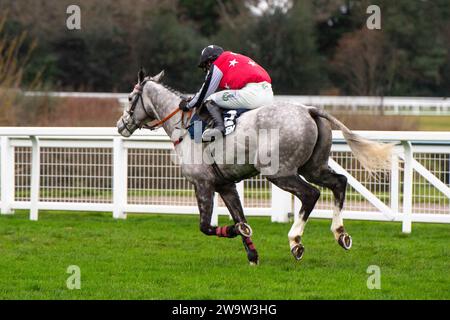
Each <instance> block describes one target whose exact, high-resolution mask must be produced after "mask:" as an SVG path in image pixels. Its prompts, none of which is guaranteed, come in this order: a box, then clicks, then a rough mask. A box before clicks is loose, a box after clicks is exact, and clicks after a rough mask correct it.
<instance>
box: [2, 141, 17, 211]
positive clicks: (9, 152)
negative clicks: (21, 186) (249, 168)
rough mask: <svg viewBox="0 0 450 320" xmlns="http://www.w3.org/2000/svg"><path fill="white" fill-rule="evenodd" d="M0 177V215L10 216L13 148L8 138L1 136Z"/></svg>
mask: <svg viewBox="0 0 450 320" xmlns="http://www.w3.org/2000/svg"><path fill="white" fill-rule="evenodd" d="M0 148H1V150H0V157H1V159H0V166H1V169H0V170H1V171H0V176H1V203H2V205H1V208H0V210H1V214H12V213H14V211H13V210H12V209H11V205H12V202H13V201H14V187H15V184H14V147H12V146H11V144H10V139H9V137H6V136H3V137H1V141H0Z"/></svg>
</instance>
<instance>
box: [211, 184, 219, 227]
mask: <svg viewBox="0 0 450 320" xmlns="http://www.w3.org/2000/svg"><path fill="white" fill-rule="evenodd" d="M218 206H219V194H218V193H217V192H215V193H214V206H213V212H212V216H211V225H212V226H213V227H217V226H218V225H219V214H218V212H217V211H218V210H217V207H218Z"/></svg>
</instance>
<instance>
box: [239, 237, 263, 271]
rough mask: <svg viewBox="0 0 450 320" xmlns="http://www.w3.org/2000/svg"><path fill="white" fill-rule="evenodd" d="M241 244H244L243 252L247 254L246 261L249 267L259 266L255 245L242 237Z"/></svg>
mask: <svg viewBox="0 0 450 320" xmlns="http://www.w3.org/2000/svg"><path fill="white" fill-rule="evenodd" d="M242 243H243V244H244V248H245V251H246V252H247V259H248V262H249V263H250V265H251V266H256V265H258V264H259V256H258V252H257V251H256V248H255V245H254V244H253V242H252V240H251V239H250V238H246V237H242Z"/></svg>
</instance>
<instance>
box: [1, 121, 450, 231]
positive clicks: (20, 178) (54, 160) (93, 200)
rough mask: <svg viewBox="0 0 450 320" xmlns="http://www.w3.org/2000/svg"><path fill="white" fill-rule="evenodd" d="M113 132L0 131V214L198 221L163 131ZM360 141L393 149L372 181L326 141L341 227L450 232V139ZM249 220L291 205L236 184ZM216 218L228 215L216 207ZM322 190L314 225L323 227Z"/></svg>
mask: <svg viewBox="0 0 450 320" xmlns="http://www.w3.org/2000/svg"><path fill="white" fill-rule="evenodd" d="M116 131H117V130H116V129H115V128H17V127H0V169H1V170H0V181H1V182H0V210H1V213H2V214H12V213H13V212H14V210H15V209H29V210H30V219H31V220H37V219H38V213H39V210H79V211H110V212H113V217H114V218H126V214H127V213H128V212H135V213H173V214H196V213H197V212H198V211H197V207H196V201H195V197H194V194H193V190H192V187H191V186H190V184H189V183H188V182H187V181H186V180H185V179H184V178H183V177H182V176H181V173H180V169H179V167H178V166H177V165H176V164H175V163H174V162H173V161H172V160H173V158H172V157H173V156H174V153H173V146H172V144H171V142H170V140H169V138H168V137H167V136H166V134H165V133H164V132H162V131H155V132H148V131H146V132H138V133H136V134H135V135H133V137H132V138H129V139H123V138H121V137H120V136H119V135H118V134H117V132H116ZM359 133H360V134H361V135H363V136H364V137H366V138H370V139H375V140H381V141H390V142H397V143H398V145H397V146H396V147H395V155H394V156H393V161H392V168H391V170H390V171H389V172H385V173H383V174H381V175H380V176H379V177H371V176H369V175H368V174H367V172H365V171H364V170H363V169H362V168H361V166H360V165H359V164H358V162H357V161H356V160H355V159H354V157H353V156H352V154H351V152H350V150H349V148H348V146H347V144H345V141H344V139H343V137H342V134H341V133H340V132H339V131H334V132H333V147H332V155H331V158H330V161H329V165H330V166H331V167H332V168H333V169H334V170H335V171H336V172H339V173H342V174H345V175H346V176H347V177H348V181H349V187H348V188H347V197H346V204H345V210H344V214H343V215H344V218H347V219H366V220H384V221H401V222H402V225H403V231H404V232H411V224H412V222H439V223H450V132H376V131H359ZM238 191H239V193H240V195H241V199H242V200H243V204H244V210H245V213H246V214H247V215H259V216H271V217H272V221H278V222H286V221H288V219H289V216H291V215H292V213H293V212H297V211H298V209H299V205H300V203H299V201H298V200H293V198H292V196H291V195H290V194H288V193H286V192H284V191H281V190H280V189H278V188H277V187H275V186H272V185H271V184H270V183H269V182H267V181H266V180H264V179H262V178H261V177H255V178H252V179H248V180H246V181H244V182H241V183H239V184H238ZM217 200H218V201H216V207H215V216H214V217H215V220H214V221H215V223H217V214H227V210H226V208H225V207H224V205H223V203H222V202H221V201H220V200H219V199H217ZM332 207H333V199H332V195H331V193H330V192H329V191H328V190H324V189H322V196H321V199H320V201H319V202H318V204H317V206H316V209H315V210H314V211H313V213H312V217H318V218H330V217H331V214H332Z"/></svg>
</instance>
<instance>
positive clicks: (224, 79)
mask: <svg viewBox="0 0 450 320" xmlns="http://www.w3.org/2000/svg"><path fill="white" fill-rule="evenodd" d="M271 83H272V80H271V78H270V76H269V74H268V73H267V72H266V70H264V68H262V67H261V66H260V65H258V64H257V63H256V62H255V61H253V60H252V59H250V58H249V57H246V56H244V55H241V54H237V53H234V52H231V51H225V52H223V53H222V54H220V55H219V57H218V58H217V59H216V60H215V61H214V62H213V64H212V66H211V68H210V69H209V72H208V74H207V75H206V79H205V83H204V84H203V86H202V88H201V89H200V91H199V92H198V93H197V94H196V95H195V96H194V97H193V98H192V100H191V101H189V103H188V105H187V108H189V109H191V108H195V107H199V106H200V105H201V104H202V103H203V102H204V101H206V100H212V101H214V102H215V103H216V104H217V105H218V106H219V107H221V108H223V109H240V108H243V109H255V108H259V107H263V106H267V105H271V104H272V103H273V91H272V85H271Z"/></svg>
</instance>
